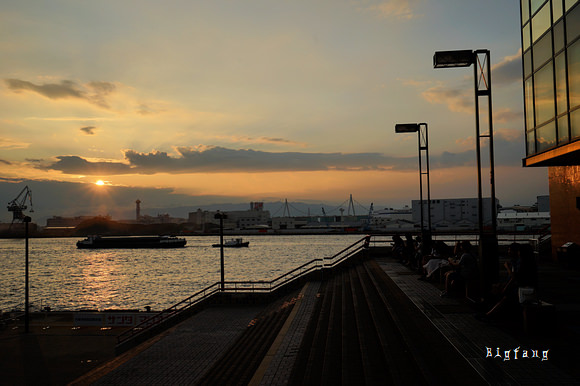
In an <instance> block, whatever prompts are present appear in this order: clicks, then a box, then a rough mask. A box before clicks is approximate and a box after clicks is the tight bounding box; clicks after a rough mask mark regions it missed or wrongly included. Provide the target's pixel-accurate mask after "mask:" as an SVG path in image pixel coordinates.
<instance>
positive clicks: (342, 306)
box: [201, 260, 483, 385]
mask: <svg viewBox="0 0 580 386" xmlns="http://www.w3.org/2000/svg"><path fill="white" fill-rule="evenodd" d="M296 295H297V293H291V294H288V295H286V296H285V297H283V298H281V299H279V300H278V301H277V302H276V303H274V304H272V305H271V306H270V307H269V309H268V310H267V311H265V312H264V313H262V315H261V316H260V317H258V318H257V319H256V320H255V321H254V322H253V323H252V324H251V326H249V327H248V329H247V330H246V332H245V333H244V334H243V335H242V336H241V337H240V339H239V340H238V342H237V343H236V344H234V345H233V346H232V348H231V349H230V350H229V351H228V352H227V353H226V354H225V355H224V356H223V357H222V359H221V360H219V361H218V363H216V365H215V366H214V367H213V368H212V369H211V370H210V371H209V372H208V373H207V374H206V375H205V377H204V378H203V380H202V382H201V383H202V384H247V383H248V382H249V381H250V380H251V379H252V376H253V375H254V373H255V372H256V370H257V368H258V366H259V365H260V362H261V361H262V359H263V358H264V355H265V354H266V352H268V349H269V348H270V346H271V345H272V342H273V341H274V339H275V337H276V335H277V334H278V332H279V331H280V329H281V327H282V325H283V324H284V322H285V320H286V318H287V317H288V315H289V314H290V311H291V309H292V307H293V305H294V301H293V300H295V299H296ZM317 297H318V301H317V303H316V306H315V308H314V311H313V313H312V316H311V319H310V322H309V324H308V328H307V329H306V332H305V334H304V337H303V340H302V343H301V345H300V349H299V351H298V353H297V354H296V360H295V362H294V367H293V368H292V369H291V371H290V377H289V380H288V381H289V383H290V384H295V385H304V384H328V385H336V384H345V385H346V384H348V385H351V384H357V385H360V384H369V385H378V384H381V385H384V384H398V385H402V384H413V385H420V384H451V385H453V384H465V382H466V380H469V381H470V383H474V384H483V382H482V380H481V378H480V377H479V376H478V375H477V373H476V372H475V371H474V370H473V369H472V368H471V367H470V366H469V364H467V362H466V361H465V360H464V359H463V357H461V355H460V354H459V353H458V352H457V351H456V350H455V349H454V348H453V346H451V344H450V343H449V342H448V341H447V340H446V339H445V338H444V337H443V336H442V335H441V334H440V333H439V332H438V331H437V330H436V329H435V328H434V327H433V325H432V324H431V323H430V322H429V320H428V319H427V318H426V317H425V316H424V315H423V314H422V313H421V312H420V311H419V310H418V309H417V308H416V307H415V306H414V305H412V304H411V303H410V302H409V300H408V299H407V297H406V296H405V295H404V294H403V293H402V292H401V290H400V289H399V288H398V287H397V286H396V285H395V284H394V283H393V282H392V281H391V279H390V278H389V277H388V276H387V275H386V274H385V273H384V271H383V270H382V269H381V268H380V267H379V266H378V264H377V263H376V262H375V261H374V260H367V261H360V260H356V261H354V262H349V263H346V264H345V265H343V266H342V267H339V268H336V269H334V270H333V272H332V274H331V275H327V276H326V278H325V280H324V281H322V284H321V286H320V291H319V293H318V294H317Z"/></svg>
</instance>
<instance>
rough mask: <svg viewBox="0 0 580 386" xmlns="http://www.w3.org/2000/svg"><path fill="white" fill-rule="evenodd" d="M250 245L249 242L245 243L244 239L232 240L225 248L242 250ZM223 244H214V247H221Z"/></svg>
mask: <svg viewBox="0 0 580 386" xmlns="http://www.w3.org/2000/svg"><path fill="white" fill-rule="evenodd" d="M249 245H250V242H249V241H243V240H242V239H231V240H228V241H226V242H225V243H224V248H242V247H247V246H249ZM221 246H222V245H221V244H213V245H212V247H214V248H217V247H221Z"/></svg>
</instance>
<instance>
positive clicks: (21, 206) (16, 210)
mask: <svg viewBox="0 0 580 386" xmlns="http://www.w3.org/2000/svg"><path fill="white" fill-rule="evenodd" d="M27 200H28V202H30V212H34V209H33V207H32V191H31V190H30V189H29V188H28V185H27V186H25V187H24V189H22V190H21V191H20V193H19V194H18V196H16V198H15V199H14V200H12V201H10V202H9V203H8V206H7V208H8V211H9V212H12V223H14V221H19V222H23V221H24V218H25V217H26V216H24V211H25V210H26V209H28V206H27V205H26V201H27Z"/></svg>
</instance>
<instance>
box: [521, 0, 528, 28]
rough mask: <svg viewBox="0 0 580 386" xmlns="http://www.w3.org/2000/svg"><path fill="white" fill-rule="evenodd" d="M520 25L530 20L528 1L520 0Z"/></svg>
mask: <svg viewBox="0 0 580 386" xmlns="http://www.w3.org/2000/svg"><path fill="white" fill-rule="evenodd" d="M521 3H522V25H524V24H525V23H526V21H528V19H529V18H530V6H529V4H528V0H522V1H521Z"/></svg>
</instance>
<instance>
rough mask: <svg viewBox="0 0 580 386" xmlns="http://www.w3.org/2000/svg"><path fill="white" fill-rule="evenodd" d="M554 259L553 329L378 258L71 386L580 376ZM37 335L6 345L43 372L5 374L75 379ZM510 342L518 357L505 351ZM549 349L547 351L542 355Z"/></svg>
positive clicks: (224, 314)
mask: <svg viewBox="0 0 580 386" xmlns="http://www.w3.org/2000/svg"><path fill="white" fill-rule="evenodd" d="M543 269H544V272H543V273H545V275H544V277H546V278H547V279H548V280H546V281H545V282H544V286H543V294H544V296H545V297H544V298H545V299H546V300H548V301H550V302H552V303H554V304H556V308H557V310H558V316H559V317H558V321H557V325H556V327H555V328H554V329H553V330H552V331H547V332H548V333H547V334H540V335H529V334H525V333H524V332H523V330H522V331H519V330H518V327H515V329H514V326H513V325H508V326H507V327H506V326H504V325H498V324H489V323H484V322H481V321H479V320H477V319H476V318H474V314H475V310H474V308H473V307H472V306H471V305H470V304H469V303H468V302H466V301H465V300H464V299H459V298H441V297H440V296H439V292H440V288H438V285H437V283H435V284H433V283H428V282H424V281H420V280H417V275H416V274H414V273H413V272H412V271H410V270H409V269H408V268H406V267H404V266H402V265H401V264H399V263H398V262H396V261H395V260H393V259H391V258H388V257H386V256H376V257H374V258H373V259H370V260H366V261H357V262H356V263H354V262H353V263H349V264H347V265H346V266H343V267H341V268H339V269H337V270H335V271H334V272H333V274H332V275H327V276H325V277H324V278H323V280H311V281H309V282H308V283H307V284H306V285H304V287H302V288H301V289H299V290H296V291H291V292H289V293H286V294H284V295H283V296H281V297H280V298H279V299H277V300H275V301H273V302H272V303H270V304H266V305H246V306H241V305H236V306H233V305H229V306H228V305H214V306H211V307H207V308H205V309H203V310H202V311H200V312H199V313H197V314H195V315H193V316H191V317H189V318H188V319H187V320H185V321H183V322H181V323H180V324H178V325H177V326H175V327H173V328H171V329H170V330H167V331H166V332H164V333H162V334H160V335H159V336H157V337H155V338H153V339H151V340H149V341H147V342H145V343H144V344H142V345H140V346H138V347H136V348H134V349H132V350H129V351H127V352H126V353H124V354H122V355H120V356H119V357H116V358H113V359H111V360H110V361H108V362H107V363H104V364H102V365H100V366H98V367H96V368H95V369H93V370H91V371H89V372H87V373H86V374H85V375H83V376H81V377H79V378H77V379H76V380H74V381H73V382H72V384H98V385H113V384H122V383H125V384H252V385H260V384H262V385H283V384H336V383H341V384H409V382H411V383H413V384H443V383H444V384H465V383H467V382H468V383H470V384H472V383H474V384H506V385H520V384H521V385H535V384H546V385H548V384H549V385H553V384H559V385H579V384H580V381H579V378H578V374H579V372H578V368H577V366H575V365H574V363H577V361H578V359H579V356H578V354H577V350H576V347H577V343H578V333H579V332H580V331H579V330H578V324H577V323H575V322H574V320H575V318H576V317H577V316H578V312H579V311H580V309H579V307H578V303H577V301H576V300H575V299H577V297H574V295H573V293H574V292H576V293H577V292H578V288H577V286H576V287H571V288H570V289H569V290H568V291H567V293H566V294H564V293H558V291H561V290H560V288H561V287H562V286H564V285H565V284H574V283H573V280H574V278H575V277H576V276H578V274H575V273H573V272H572V273H570V272H568V273H567V275H566V276H565V278H563V276H562V274H561V272H559V271H558V269H559V268H558V267H555V266H553V265H548V266H547V268H546V267H544V268H543ZM563 280H564V281H566V283H563V282H562V281H563ZM570 280H572V282H570V283H567V282H568V281H570ZM558 281H559V282H560V283H558ZM562 292H563V291H562ZM570 292H572V294H570ZM55 330H56V329H55ZM33 331H34V330H33ZM45 333H46V332H45ZM67 339H68V340H67V342H68V343H69V344H73V343H74V341H73V340H71V339H70V338H67ZM107 339H109V341H110V338H107ZM28 341H30V342H33V341H34V339H30V338H28V340H27V339H24V338H21V339H19V340H18V341H9V340H8V339H4V340H3V343H4V346H5V347H4V348H3V350H10V349H11V345H16V346H18V347H19V348H18V350H15V351H13V352H22V353H24V352H27V354H26V356H25V357H26V359H27V360H29V361H31V362H30V363H29V365H28V366H26V367H27V368H28V369H33V368H34V367H35V363H36V362H34V361H37V362H38V364H40V367H39V368H40V369H41V370H42V371H43V372H44V374H42V375H41V376H40V377H36V378H35V377H34V376H32V375H30V374H28V375H26V374H23V375H22V378H21V379H18V378H14V377H17V373H14V372H13V373H11V372H10V371H8V372H5V371H4V370H5V368H3V369H2V373H3V374H4V377H5V378H4V379H3V380H2V382H7V383H9V384H32V383H38V382H35V380H36V381H39V380H44V382H41V383H45V384H63V382H62V381H63V379H66V378H63V377H62V376H61V377H59V376H56V374H54V372H56V371H57V369H55V368H53V367H52V363H53V362H52V361H51V360H50V358H46V357H44V358H43V352H42V351H38V347H33V345H34V342H33V343H30V344H32V346H30V344H29V343H27V342H28ZM56 341H57V340H55V342H56ZM109 344H110V343H109ZM27 345H28V346H27ZM36 345H37V346H38V344H36ZM29 346H30V347H29ZM518 347H519V348H520V351H519V353H520V357H519V359H518V360H515V358H514V357H513V349H515V348H518ZM488 348H489V349H491V350H492V353H493V355H492V357H489V355H488V352H489V351H488ZM497 348H499V349H500V354H501V356H502V357H501V358H498V357H496V353H497V351H496V349H497ZM507 350H511V355H512V357H511V358H510V360H504V356H505V351H507ZM523 350H538V356H539V358H528V359H524V358H522V357H521V355H522V354H521V353H522V352H523ZM546 350H549V351H548V354H547V355H548V360H544V361H542V360H541V359H542V355H543V351H546ZM529 356H532V352H531V351H530V352H529ZM3 359H5V361H3V364H2V365H0V366H4V367H8V366H10V361H18V362H19V363H20V362H21V361H22V360H23V359H24V357H22V358H11V357H10V356H9V355H4V357H3ZM32 362H34V363H32ZM29 371H30V370H29ZM70 381H72V379H70Z"/></svg>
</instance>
